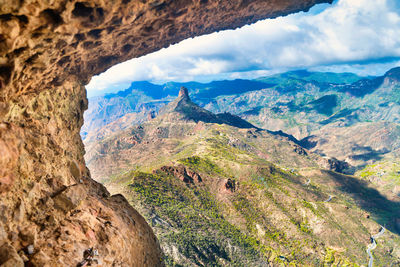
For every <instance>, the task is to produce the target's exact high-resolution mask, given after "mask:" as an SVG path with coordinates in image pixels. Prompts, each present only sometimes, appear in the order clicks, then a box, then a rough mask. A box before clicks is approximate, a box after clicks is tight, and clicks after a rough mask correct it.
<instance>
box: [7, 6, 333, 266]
mask: <svg viewBox="0 0 400 267" xmlns="http://www.w3.org/2000/svg"><path fill="white" fill-rule="evenodd" d="M319 2H329V0H326V1H324V0H303V1H299V0H285V1H283V0H269V1H266V0H255V1H245V0H240V1H239V0H238V1H225V0H224V1H222V0H220V1H216V0H214V1H211V0H208V1H207V0H190V1H189V0H179V1H176V0H174V1H172V0H170V1H162V0H161V1H144V0H141V1H139V0H135V1H129V0H116V1H101V0H96V1H87V2H79V1H66V0H65V1H62V0H59V1H44V0H37V1H35V0H30V1H26V0H25V1H22V0H21V1H19V0H2V1H0V166H1V167H0V195H1V201H0V265H2V264H3V265H4V266H23V265H24V262H26V263H27V262H29V263H30V264H31V265H33V266H77V265H78V264H79V263H82V264H84V263H85V261H89V260H90V258H93V257H94V258H95V259H96V260H97V261H98V262H99V263H100V264H102V265H103V266H110V265H114V266H157V265H161V264H162V263H161V261H160V259H161V250H160V248H159V245H158V242H157V240H156V238H155V236H154V234H153V232H152V230H151V228H150V227H149V226H148V225H147V224H146V222H145V221H144V219H143V218H142V217H141V216H140V215H139V214H138V213H137V212H136V211H135V210H134V209H133V208H132V207H130V206H129V204H128V202H127V201H126V200H125V199H124V198H123V197H122V196H118V195H117V196H110V194H109V193H108V192H107V190H106V189H105V188H104V187H103V186H102V185H100V184H98V183H96V182H95V181H93V180H92V179H91V178H90V174H89V171H88V169H87V168H86V166H85V163H84V159H83V155H84V147H83V145H82V141H81V139H80V136H79V130H80V128H81V126H82V124H83V111H84V110H85V109H86V108H87V99H86V94H85V89H84V87H83V85H84V84H86V83H87V82H88V81H89V80H90V78H91V77H92V76H93V75H95V74H98V73H100V72H101V71H104V70H105V69H106V68H108V67H110V66H111V65H113V64H116V63H118V62H122V61H124V60H127V59H130V58H133V57H138V56H141V55H144V54H146V53H149V52H152V51H155V50H157V49H160V48H162V47H165V46H167V45H169V44H171V43H174V42H177V41H180V40H182V39H184V38H187V37H190V36H195V35H200V34H204V33H210V32H213V31H216V30H221V29H226V28H235V27H238V26H241V25H244V24H246V23H250V22H254V21H256V20H258V19H261V18H267V17H276V16H279V15H284V14H288V13H291V12H296V11H300V10H306V9H308V8H309V7H311V6H312V5H313V4H315V3H319ZM90 248H94V249H95V250H98V255H97V253H90V252H88V251H87V250H88V249H90Z"/></svg>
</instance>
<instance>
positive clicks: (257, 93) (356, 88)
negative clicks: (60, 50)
mask: <svg viewBox="0 0 400 267" xmlns="http://www.w3.org/2000/svg"><path fill="white" fill-rule="evenodd" d="M181 86H187V87H190V88H193V89H191V91H190V95H191V98H192V99H193V100H194V101H195V102H196V103H198V104H199V105H200V106H201V107H203V108H205V109H206V110H208V111H211V112H214V113H225V112H229V113H230V114H234V115H238V116H240V117H241V118H244V119H246V120H247V121H249V122H250V123H252V124H253V125H255V126H257V127H259V128H263V129H267V130H270V131H283V132H285V133H287V134H289V135H292V136H294V137H295V138H297V139H298V140H301V139H304V140H305V141H307V140H308V141H311V139H312V143H313V144H314V146H313V148H311V147H310V149H311V150H312V151H314V152H316V153H319V154H321V155H327V156H330V157H337V158H338V159H340V160H345V161H347V162H348V163H350V164H352V165H354V166H353V167H355V169H354V168H352V171H355V170H357V169H360V168H362V167H363V166H365V165H367V164H372V163H373V162H374V161H375V160H377V159H381V158H384V157H385V154H387V153H388V152H390V151H391V150H392V149H394V148H395V147H396V146H394V147H393V146H392V144H397V142H396V140H388V139H390V138H397V137H398V136H399V135H398V131H397V129H399V128H398V124H399V123H400V68H394V69H392V70H389V71H388V72H387V73H386V74H385V75H383V76H381V77H359V76H357V75H355V74H352V73H323V72H309V71H304V70H301V71H292V72H287V73H282V74H276V75H273V76H269V77H263V78H258V79H256V80H232V81H214V82H211V83H206V84H203V83H197V82H188V83H174V82H170V83H166V84H163V85H155V84H152V83H149V82H134V83H132V85H131V86H130V88H128V89H126V90H124V91H121V92H119V93H115V94H108V95H105V96H103V97H96V98H92V99H90V100H89V110H88V111H87V112H85V125H84V126H83V128H82V136H83V137H84V138H86V137H87V136H88V137H90V138H92V139H93V138H95V139H97V140H99V139H101V138H103V137H105V136H107V134H110V133H113V132H115V131H116V130H118V129H119V130H121V129H126V128H128V127H130V126H131V125H134V124H138V123H142V122H144V121H145V120H147V118H148V117H151V114H157V113H158V112H159V111H160V109H162V107H164V106H165V105H166V104H167V103H169V102H170V101H172V100H173V98H174V97H176V95H177V92H178V91H179V87H181ZM203 115H204V116H205V114H203ZM221 116H222V115H221ZM110 123H111V124H110ZM382 125H385V127H386V128H387V129H392V130H393V129H394V131H395V132H394V133H393V134H391V135H388V137H383V138H381V139H380V138H374V143H373V144H371V145H366V144H367V143H368V142H366V141H365V140H363V139H362V138H361V135H360V134H358V133H362V135H363V136H375V135H376V134H375V132H381V131H378V130H377V129H379V127H381V126H382ZM360 129H362V130H360ZM330 134H332V135H330ZM342 134H344V135H342ZM343 142H348V143H346V144H343ZM304 144H306V143H304ZM343 145H345V146H346V147H348V148H347V149H346V153H343V151H341V149H342V147H343ZM367 147H370V148H367ZM371 149H372V150H371ZM372 155H375V156H372Z"/></svg>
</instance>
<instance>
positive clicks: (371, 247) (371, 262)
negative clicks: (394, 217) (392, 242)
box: [367, 225, 386, 267]
mask: <svg viewBox="0 0 400 267" xmlns="http://www.w3.org/2000/svg"><path fill="white" fill-rule="evenodd" d="M385 231H386V229H385V227H383V226H382V225H381V230H380V231H379V233H377V234H376V235H374V236H371V244H369V245H368V247H367V253H368V256H369V262H368V267H372V266H373V265H374V257H373V256H372V253H371V250H374V249H375V248H376V239H378V238H379V237H381V236H382V235H383V234H384V233H385Z"/></svg>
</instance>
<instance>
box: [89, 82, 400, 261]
mask: <svg viewBox="0 0 400 267" xmlns="http://www.w3.org/2000/svg"><path fill="white" fill-rule="evenodd" d="M374 79H375V78H374ZM262 90H264V89H261V91H262ZM271 90H272V89H271ZM273 90H278V89H276V88H275V89H273ZM258 91H260V90H255V91H247V92H245V93H240V95H243V94H251V93H255V92H258ZM345 94H350V93H348V92H347V93H345ZM369 94H371V93H369ZM192 95H193V94H192ZM221 97H226V96H221ZM352 97H360V96H352ZM312 101H315V100H312ZM149 114H150V113H149ZM326 116H327V115H326ZM359 123H361V122H359ZM365 123H368V122H365ZM327 125H329V124H327ZM354 125H358V123H356V124H354ZM388 125H389V126H390V125H391V124H390V123H388ZM388 125H384V126H385V127H389V126H388ZM107 127H111V126H107V125H106V126H105V127H103V129H105V128H107ZM324 127H325V126H324ZM329 127H333V126H332V125H329ZM341 127H342V128H343V127H346V128H351V127H350V126H341ZM382 127H383V126H382ZM382 127H378V128H379V129H381V128H382ZM122 128H123V127H120V128H118V130H116V131H110V132H107V134H104V131H103V132H102V134H101V135H98V136H96V135H92V137H91V138H86V140H85V145H86V151H87V153H86V156H85V157H86V162H87V166H88V168H89V169H90V171H91V174H92V177H93V178H95V179H96V180H97V181H100V182H102V183H104V184H105V185H106V187H107V188H108V189H109V190H110V191H111V192H112V193H120V194H123V195H124V196H125V197H126V198H127V199H128V200H129V201H130V203H131V204H132V205H133V206H134V207H135V208H136V209H137V210H138V211H139V212H140V213H141V214H142V215H143V216H144V217H145V219H146V220H147V222H148V223H149V224H150V225H151V226H152V228H153V230H154V232H155V234H156V235H157V237H158V239H159V241H160V244H161V247H162V249H163V251H164V254H165V263H166V265H167V266H268V265H270V266H282V265H293V266H361V265H363V264H365V263H366V262H367V261H368V255H367V253H366V248H367V246H368V244H369V242H370V236H372V235H374V234H376V233H378V232H379V231H380V230H381V227H380V225H384V226H385V229H387V230H386V232H385V234H384V235H383V236H382V237H380V239H379V242H381V243H380V244H381V245H379V246H377V248H376V249H375V250H374V252H373V256H374V262H375V264H377V265H378V266H396V265H398V264H400V246H399V244H400V236H399V233H400V216H399V214H400V197H399V195H398V194H397V193H396V192H393V191H391V190H384V189H385V188H383V187H380V186H379V183H373V182H371V181H369V180H368V179H366V178H367V177H368V175H367V174H365V173H364V174H363V175H359V176H351V175H345V174H342V173H340V172H341V171H343V164H344V165H345V163H344V162H341V161H338V160H336V159H334V158H330V157H329V156H327V155H321V152H318V151H314V152H313V151H311V150H309V149H307V148H304V147H303V146H306V144H307V145H308V147H309V148H310V149H313V148H318V149H321V150H322V149H324V150H327V149H326V148H324V147H323V143H324V142H322V143H318V142H320V140H322V139H317V140H315V139H313V138H317V137H315V136H313V137H309V138H308V139H306V140H298V139H296V138H295V137H294V136H292V135H289V134H286V133H284V132H282V131H271V130H265V129H262V128H261V127H259V126H255V125H254V124H252V123H251V122H248V121H246V120H244V119H243V118H241V117H239V116H237V115H234V114H230V113H227V112H223V113H219V114H215V113H214V112H211V111H210V110H207V109H205V108H202V107H201V106H199V105H197V104H196V103H195V101H194V100H193V101H192V99H191V97H190V96H189V92H188V90H187V89H186V88H181V90H180V91H179V94H178V97H177V98H176V99H174V100H172V101H170V102H169V103H168V104H166V105H164V106H163V107H160V108H159V109H158V111H157V115H156V116H155V115H154V116H153V115H150V116H149V117H148V118H147V119H146V121H145V122H143V123H138V124H136V125H129V126H126V128H124V129H122ZM367 128H368V127H367ZM336 134H338V135H341V134H340V132H337V133H336ZM88 136H89V135H88ZM382 136H383V134H382ZM315 142H317V143H315ZM389 143H390V142H389V141H388V145H389ZM392 143H393V142H392ZM302 145H303V146H302ZM365 145H370V144H369V143H368V142H366V144H365ZM382 153H384V154H385V155H386V154H390V153H393V150H391V149H390V151H385V152H382ZM374 160H375V162H377V160H378V159H374ZM393 164H394V163H393ZM369 167H370V166H369ZM363 171H366V169H363ZM370 172H371V173H372V170H371V171H370ZM373 176H374V175H373ZM384 176H385V175H382V176H381V177H380V178H383V177H384ZM396 179H397V178H392V179H389V178H388V180H386V181H387V183H390V184H392V185H393V183H394V181H397V180H396ZM392 188H393V187H392Z"/></svg>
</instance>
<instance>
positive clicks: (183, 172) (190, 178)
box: [156, 165, 202, 184]
mask: <svg viewBox="0 0 400 267" xmlns="http://www.w3.org/2000/svg"><path fill="white" fill-rule="evenodd" d="M160 170H161V171H162V172H165V173H167V174H169V175H173V176H175V177H176V178H178V179H179V180H181V181H183V182H185V183H191V184H192V183H194V182H197V183H199V182H202V179H201V177H200V175H199V174H198V173H196V172H194V171H191V170H189V169H187V168H186V167H185V166H183V165H179V166H163V167H161V168H160ZM156 172H157V171H156Z"/></svg>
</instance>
